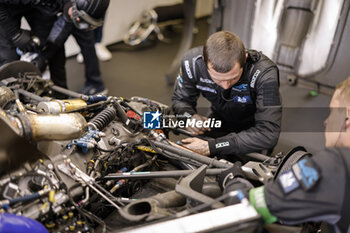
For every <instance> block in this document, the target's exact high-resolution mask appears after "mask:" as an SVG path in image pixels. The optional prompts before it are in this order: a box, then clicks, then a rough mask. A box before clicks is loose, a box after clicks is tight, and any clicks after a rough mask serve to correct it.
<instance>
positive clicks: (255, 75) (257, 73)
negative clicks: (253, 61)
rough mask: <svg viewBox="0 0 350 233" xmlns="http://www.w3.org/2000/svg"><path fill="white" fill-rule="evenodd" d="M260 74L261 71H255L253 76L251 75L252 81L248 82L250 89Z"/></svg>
mask: <svg viewBox="0 0 350 233" xmlns="http://www.w3.org/2000/svg"><path fill="white" fill-rule="evenodd" d="M260 72H261V71H260V70H259V69H257V70H256V71H255V73H254V75H253V78H252V80H251V81H250V87H251V88H254V86H255V82H256V79H257V77H258V75H259V74H260Z"/></svg>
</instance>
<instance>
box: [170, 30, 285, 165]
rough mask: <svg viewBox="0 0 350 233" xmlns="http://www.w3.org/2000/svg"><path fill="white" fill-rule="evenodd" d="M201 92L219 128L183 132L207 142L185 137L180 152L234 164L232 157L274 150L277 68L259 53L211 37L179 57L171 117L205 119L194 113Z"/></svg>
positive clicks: (222, 35) (226, 36)
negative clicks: (223, 159) (184, 148)
mask: <svg viewBox="0 0 350 233" xmlns="http://www.w3.org/2000/svg"><path fill="white" fill-rule="evenodd" d="M200 93H201V94H202V95H203V96H204V97H205V98H206V99H207V100H209V102H210V103H211V113H210V115H209V117H210V118H215V119H216V120H221V123H222V124H221V127H220V128H219V129H215V128H209V127H207V128H205V127H201V128H199V127H198V128H196V127H188V128H187V129H188V131H189V132H190V133H192V135H201V134H204V135H205V136H209V137H212V138H211V139H209V140H208V141H205V140H202V139H199V138H196V137H193V138H186V139H184V140H182V142H183V143H186V144H184V146H185V147H187V148H188V149H190V150H193V151H195V152H197V153H200V154H202V155H205V156H209V155H211V156H217V157H218V158H225V159H227V160H230V161H233V160H235V159H236V156H232V155H244V154H246V153H250V152H262V151H264V150H265V151H266V150H271V149H272V148H273V147H274V146H275V145H276V143H277V141H278V137H279V133H280V125H281V115H282V107H281V101H280V95H279V71H278V68H277V66H276V65H275V64H274V63H273V62H272V61H271V60H270V59H269V58H268V57H266V56H265V55H264V54H262V53H261V52H257V51H255V50H246V49H245V46H244V44H243V42H242V41H241V39H240V38H239V37H238V36H237V35H235V34H233V33H230V32H227V31H220V32H216V33H214V34H212V35H211V36H210V37H209V38H208V40H207V41H206V44H205V46H204V47H197V48H193V49H191V50H190V51H188V52H187V53H186V54H185V55H184V58H183V60H182V62H181V67H180V74H179V75H178V77H177V80H176V83H175V89H174V94H173V96H172V101H173V106H172V107H173V110H174V112H175V114H177V115H180V116H191V120H192V119H195V120H202V121H205V120H207V119H208V118H207V117H204V116H201V115H199V114H197V112H196V102H197V99H198V97H199V95H200Z"/></svg>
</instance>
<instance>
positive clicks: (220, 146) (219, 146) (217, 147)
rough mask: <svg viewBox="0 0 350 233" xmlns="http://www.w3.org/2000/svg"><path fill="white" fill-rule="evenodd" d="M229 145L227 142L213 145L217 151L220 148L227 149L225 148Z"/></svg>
mask: <svg viewBox="0 0 350 233" xmlns="http://www.w3.org/2000/svg"><path fill="white" fill-rule="evenodd" d="M229 145H230V143H229V142H220V143H216V144H215V148H216V149H219V148H222V147H227V146H229Z"/></svg>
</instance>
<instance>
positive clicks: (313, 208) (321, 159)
mask: <svg viewBox="0 0 350 233" xmlns="http://www.w3.org/2000/svg"><path fill="white" fill-rule="evenodd" d="M342 163H343V161H342V160H341V159H340V157H339V156H336V155H335V154H334V153H333V152H329V151H327V150H326V151H323V152H321V153H319V154H317V155H314V156H313V157H312V158H304V159H302V160H300V161H298V163H296V164H294V165H293V166H292V168H291V169H290V170H288V171H286V172H284V173H282V174H279V176H278V177H277V179H276V180H270V181H268V182H267V183H266V184H265V185H264V186H261V187H258V188H251V186H250V185H249V182H248V181H247V180H245V181H244V179H242V178H236V177H234V178H232V179H231V178H230V177H229V176H227V174H228V173H229V172H230V173H232V174H236V173H235V170H237V167H236V168H234V166H233V167H232V168H230V169H228V171H229V172H228V171H226V172H223V173H222V174H221V175H220V176H219V182H220V179H221V180H224V181H225V185H223V183H221V186H222V187H224V193H228V192H230V191H234V190H238V189H240V190H243V192H244V191H245V193H246V195H247V196H249V200H250V202H251V204H252V205H253V206H254V208H255V209H256V210H257V212H258V213H259V214H260V215H261V216H262V217H263V219H264V221H265V223H266V224H269V223H272V222H275V221H277V220H278V221H279V222H281V223H283V224H287V225H296V224H300V223H303V222H311V221H312V222H320V221H326V222H328V223H332V224H334V223H336V222H337V221H339V219H340V218H341V210H342V203H343V200H344V193H345V188H344V187H345V179H346V172H345V170H344V165H343V164H342ZM334 174H337V175H336V177H334ZM231 177H233V176H231ZM225 178H226V179H225ZM239 179H241V180H239ZM334 179H336V182H335V181H334ZM242 180H243V181H244V182H242ZM225 203H226V204H233V202H232V200H230V199H228V200H227V201H225Z"/></svg>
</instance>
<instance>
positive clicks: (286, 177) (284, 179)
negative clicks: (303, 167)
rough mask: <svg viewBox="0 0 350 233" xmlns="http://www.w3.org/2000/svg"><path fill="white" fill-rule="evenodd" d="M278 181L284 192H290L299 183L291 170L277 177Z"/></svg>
mask: <svg viewBox="0 0 350 233" xmlns="http://www.w3.org/2000/svg"><path fill="white" fill-rule="evenodd" d="M278 181H279V184H280V185H281V187H282V190H283V192H284V193H285V194H287V193H290V192H292V191H294V190H295V189H297V188H298V187H299V183H298V181H297V179H296V178H295V176H294V174H293V172H292V171H291V170H289V171H287V172H285V173H282V174H281V175H280V176H279V177H278Z"/></svg>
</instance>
